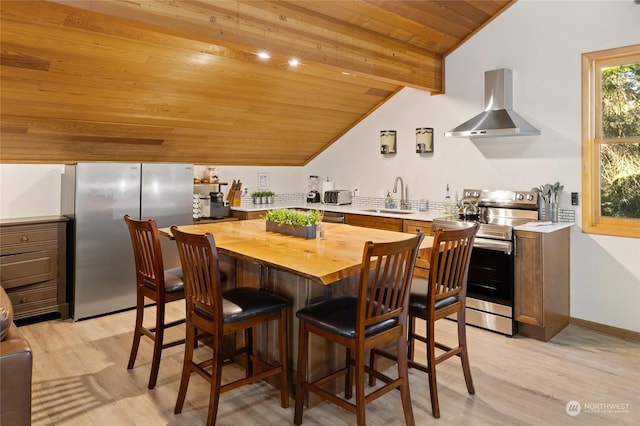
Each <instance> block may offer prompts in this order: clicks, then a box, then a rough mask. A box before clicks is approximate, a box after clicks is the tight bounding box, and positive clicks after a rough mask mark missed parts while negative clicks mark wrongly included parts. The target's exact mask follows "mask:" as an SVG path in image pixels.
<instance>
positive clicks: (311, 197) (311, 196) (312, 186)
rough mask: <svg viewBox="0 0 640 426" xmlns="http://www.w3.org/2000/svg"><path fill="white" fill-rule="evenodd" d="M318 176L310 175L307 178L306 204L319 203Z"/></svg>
mask: <svg viewBox="0 0 640 426" xmlns="http://www.w3.org/2000/svg"><path fill="white" fill-rule="evenodd" d="M318 183H319V178H318V176H315V175H311V176H309V180H308V183H307V189H308V191H309V192H307V203H319V202H320V191H318Z"/></svg>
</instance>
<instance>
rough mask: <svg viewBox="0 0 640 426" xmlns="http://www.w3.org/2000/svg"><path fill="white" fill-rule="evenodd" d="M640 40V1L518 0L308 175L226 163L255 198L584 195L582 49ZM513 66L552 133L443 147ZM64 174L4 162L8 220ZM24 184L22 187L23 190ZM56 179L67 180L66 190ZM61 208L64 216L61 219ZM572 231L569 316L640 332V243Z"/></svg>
mask: <svg viewBox="0 0 640 426" xmlns="http://www.w3.org/2000/svg"><path fill="white" fill-rule="evenodd" d="M639 42H640V5H636V4H634V2H633V1H632V0H602V1H535V0H520V1H519V2H517V3H516V4H515V5H514V6H512V7H511V8H509V9H508V10H507V11H506V12H505V13H504V14H502V15H501V16H500V17H498V18H497V19H496V20H494V21H493V22H492V23H491V24H490V25H488V26H487V27H486V28H484V29H483V30H482V31H481V32H479V33H478V34H477V35H475V36H474V37H473V38H472V39H470V40H469V41H467V42H466V43H465V44H464V45H463V46H462V47H460V48H459V49H457V50H456V51H455V52H454V53H453V54H452V55H450V56H449V57H448V58H447V60H446V94H445V95H438V96H430V94H429V93H426V92H422V91H418V90H413V89H404V90H403V91H401V92H400V93H398V94H397V95H396V96H395V97H394V98H393V99H391V100H390V101H389V102H387V103H386V104H385V105H384V106H382V107H381V108H380V109H378V110H377V111H375V112H374V113H373V114H371V115H370V116H369V117H367V118H366V119H365V120H363V121H362V122H361V123H360V124H358V126H356V127H355V128H354V129H352V130H351V131H350V132H348V133H347V134H346V135H345V136H344V137H342V138H341V139H340V140H339V141H338V142H336V143H335V144H334V145H333V146H331V147H330V148H329V149H328V150H327V151H325V152H324V153H323V154H322V155H320V156H319V157H318V158H316V159H315V160H314V161H312V162H311V163H310V164H309V165H308V166H306V167H303V168H296V167H271V168H270V167H228V166H221V167H220V177H221V178H222V179H224V180H227V181H231V180H232V179H238V178H240V179H241V180H242V181H243V182H244V183H245V186H247V187H248V188H249V191H254V190H255V189H256V186H257V173H258V172H267V173H269V175H270V180H271V189H272V190H274V191H275V192H277V193H288V192H304V191H306V184H307V181H306V178H307V176H308V175H310V174H317V175H320V176H322V177H326V176H328V177H330V178H331V180H332V181H334V182H336V188H338V189H353V188H355V187H358V188H359V190H360V195H361V196H380V195H381V192H382V191H383V190H384V189H391V188H392V186H393V181H394V179H395V177H396V176H402V177H403V179H404V181H405V183H406V184H407V185H408V186H409V195H410V198H411V199H413V200H415V199H420V198H427V199H431V200H436V201H440V200H441V199H442V197H443V195H444V188H445V185H446V183H449V184H450V185H451V188H452V190H453V191H456V190H457V191H461V190H462V189H463V188H465V187H482V188H493V189H517V190H525V189H530V188H531V187H533V186H539V185H540V184H542V183H552V182H556V181H559V182H561V183H562V184H564V186H565V192H564V194H563V197H562V199H561V206H560V207H561V208H564V209H572V208H573V209H575V207H572V206H570V205H569V192H580V191H581V180H580V179H581V162H580V161H581V159H580V137H581V134H580V128H581V127H580V126H581V121H580V103H581V98H580V63H581V62H580V59H581V56H580V55H581V54H582V53H583V52H590V51H595V50H601V49H609V48H613V47H620V46H626V45H630V44H636V43H639ZM496 68H510V69H512V70H513V79H514V109H515V110H516V111H518V112H519V113H520V114H521V115H522V116H523V117H524V118H526V119H527V120H528V121H529V122H530V123H531V124H533V125H534V126H536V127H538V128H539V129H541V130H542V135H540V136H532V137H521V138H517V137H510V138H496V139H491V140H477V141H470V140H468V139H444V137H443V136H442V135H443V133H444V132H445V131H446V130H449V129H451V128H453V127H454V126H456V125H458V124H460V123H461V122H463V121H465V120H467V119H469V118H471V117H472V116H474V115H475V114H477V113H478V112H480V111H481V110H482V109H483V107H484V105H483V104H484V72H485V71H487V70H491V69H496ZM416 127H433V128H434V129H435V152H434V153H433V154H431V155H418V154H416V153H415V149H414V144H415V128H416ZM386 129H395V130H397V131H398V153H397V154H396V155H395V156H392V157H383V156H382V155H380V154H379V140H380V137H379V132H380V130H386ZM60 173H61V167H60V166H12V165H2V166H0V190H1V191H0V197H1V198H0V206H1V208H0V217H19V216H33V215H39V214H57V211H59V197H60V189H59V174H60ZM14 181H16V182H15V183H14ZM56 182H57V184H56ZM56 210H57V211H56ZM576 221H577V224H576V226H574V227H573V228H572V233H571V245H572V246H571V250H572V251H571V315H572V316H573V317H576V318H582V319H586V320H589V321H594V322H598V323H602V324H607V325H611V326H615V327H621V328H625V329H629V330H633V331H638V332H640V314H639V313H638V312H639V309H638V306H640V240H638V239H631V238H617V237H603V236H592V235H587V234H582V233H581V230H580V223H581V216H580V210H579V207H578V209H577V210H576Z"/></svg>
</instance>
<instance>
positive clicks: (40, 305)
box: [0, 216, 69, 319]
mask: <svg viewBox="0 0 640 426" xmlns="http://www.w3.org/2000/svg"><path fill="white" fill-rule="evenodd" d="M67 221H68V219H67V218H65V217H59V216H46V217H33V218H22V219H5V220H2V222H0V253H1V256H0V284H2V287H3V288H4V289H5V290H6V292H7V294H8V295H9V298H10V299H11V302H12V304H13V308H14V317H15V318H16V319H20V318H28V317H32V316H36V315H42V314H47V313H53V312H59V313H60V315H61V316H62V318H63V319H65V318H68V317H69V304H68V303H67V283H66V226H67Z"/></svg>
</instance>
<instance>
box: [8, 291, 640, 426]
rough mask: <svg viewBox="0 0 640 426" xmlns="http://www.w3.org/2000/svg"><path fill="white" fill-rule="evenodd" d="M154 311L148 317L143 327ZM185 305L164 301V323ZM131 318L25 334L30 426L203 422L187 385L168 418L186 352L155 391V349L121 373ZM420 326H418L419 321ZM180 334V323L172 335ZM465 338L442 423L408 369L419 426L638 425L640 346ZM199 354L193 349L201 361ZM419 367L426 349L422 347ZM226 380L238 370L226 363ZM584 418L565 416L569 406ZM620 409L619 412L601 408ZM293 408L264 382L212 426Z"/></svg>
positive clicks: (344, 419)
mask: <svg viewBox="0 0 640 426" xmlns="http://www.w3.org/2000/svg"><path fill="white" fill-rule="evenodd" d="M153 309H154V308H153V307H151V308H147V318H148V320H149V322H152V320H153V315H154V312H153ZM183 310H184V302H174V303H172V304H169V312H168V316H169V318H171V319H173V318H178V317H179V316H180V315H182V314H183ZM134 319H135V312H134V311H126V312H120V313H117V314H113V315H108V316H104V317H100V318H93V319H89V320H84V321H78V322H73V321H70V320H65V321H61V320H53V321H47V322H41V323H36V324H30V325H25V326H22V327H20V328H21V330H22V332H23V333H24V334H25V336H26V337H27V339H28V340H29V342H30V343H31V346H32V350H33V353H34V365H33V409H32V410H33V411H32V412H33V425H35V426H40V425H83V426H84V425H116V424H117V425H136V426H137V425H161V424H168V425H197V424H203V423H204V421H205V419H206V410H207V404H208V392H209V386H208V384H207V383H206V382H205V381H204V380H202V378H200V377H199V376H192V377H191V382H190V385H189V390H188V392H187V398H186V402H185V406H184V409H183V412H182V413H181V414H177V415H174V414H173V407H174V405H175V399H176V396H177V394H178V386H179V382H180V372H181V369H182V358H183V350H184V348H183V347H182V346H177V347H174V348H169V349H167V350H165V351H164V352H163V356H162V362H161V364H160V374H159V376H158V384H157V386H156V388H155V389H153V390H148V389H147V382H148V379H149V371H150V363H151V354H152V345H151V343H150V341H149V340H148V339H143V340H142V342H141V344H140V350H139V353H138V358H137V361H136V365H135V368H134V369H132V370H127V368H126V366H127V361H128V357H129V351H130V347H131V339H132V335H133V331H132V330H133V324H134ZM419 327H423V324H419ZM182 333H184V327H183V326H180V327H177V328H176V329H174V330H171V331H170V333H169V335H170V337H172V338H173V337H179V336H180V335H181V334H182ZM437 334H438V336H440V337H441V339H440V340H443V341H445V342H446V341H449V342H453V341H454V340H455V323H453V322H451V321H440V322H439V323H438V324H437ZM467 334H468V336H467V339H468V343H469V350H470V360H471V371H472V374H473V379H474V384H475V388H476V395H474V396H471V395H468V394H467V390H466V386H465V384H464V378H463V376H462V369H461V367H460V363H459V361H458V360H457V359H452V360H449V361H446V362H445V363H443V364H440V365H439V366H438V370H437V374H438V385H439V387H438V389H439V398H440V410H441V418H440V419H438V420H436V419H434V418H433V417H432V415H431V405H430V402H429V387H428V381H427V377H426V375H425V374H424V373H421V372H419V371H416V370H410V384H411V396H412V401H413V410H414V414H415V419H416V424H418V425H426V424H434V423H437V424H438V425H541V424H545V425H573V424H575V425H605V424H606V425H635V424H637V422H638V418H640V392H639V390H640V342H638V341H633V340H625V339H623V338H620V337H617V336H612V335H608V334H605V333H602V332H599V331H594V330H590V329H586V328H582V327H579V326H576V325H570V326H568V327H567V328H565V329H564V330H563V331H562V332H561V333H559V334H558V335H557V336H556V337H554V338H553V339H552V340H551V341H549V342H546V343H544V342H540V341H537V340H533V339H529V338H525V337H519V336H516V337H513V338H508V337H505V336H502V335H499V334H495V333H492V332H488V331H486V330H480V329H477V328H473V327H469V328H468V329H467ZM208 350H210V349H209V348H208V347H206V346H201V347H199V348H198V349H197V350H196V353H197V355H198V356H199V357H200V358H202V359H204V357H206V356H207V355H208V352H207V351H208ZM417 356H418V358H421V359H424V357H425V354H424V348H422V347H420V346H419V347H418V348H417ZM223 372H224V377H225V379H230V378H234V377H238V376H239V375H240V374H242V370H241V369H240V368H239V367H237V366H235V365H229V366H225V368H224V369H223ZM570 401H577V402H579V403H580V404H581V408H582V411H581V412H580V413H579V414H578V415H576V416H569V415H568V414H567V411H566V406H567V403H568V402H570ZM605 404H616V405H605ZM367 419H368V422H367V424H368V425H380V426H390V425H401V424H404V417H403V413H402V407H401V404H400V396H399V394H398V393H396V392H393V393H390V394H389V395H386V396H384V397H383V398H381V399H379V400H377V401H375V402H374V403H372V404H370V405H369V406H368V407H367ZM292 422H293V404H292V405H291V406H290V407H289V408H288V409H283V408H281V407H280V402H279V392H278V391H277V390H276V389H275V388H273V387H272V386H270V385H268V384H266V383H258V384H253V385H249V386H246V387H243V388H239V389H236V390H233V391H230V392H227V393H225V394H223V395H222V397H221V400H220V407H219V417H218V424H219V425H232V426H240V425H242V426H246V425H264V424H269V425H290V424H292ZM354 422H355V417H354V415H353V414H352V413H350V412H347V411H345V410H342V409H340V408H339V407H336V406H334V405H332V404H329V403H321V404H319V405H317V406H315V407H312V408H309V409H305V411H304V418H303V424H304V425H307V426H313V425H322V426H324V425H345V426H346V425H352V424H354Z"/></svg>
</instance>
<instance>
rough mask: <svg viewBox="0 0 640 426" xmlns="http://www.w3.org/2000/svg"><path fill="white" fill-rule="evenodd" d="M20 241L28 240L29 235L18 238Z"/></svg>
mask: <svg viewBox="0 0 640 426" xmlns="http://www.w3.org/2000/svg"><path fill="white" fill-rule="evenodd" d="M20 241H22V242H26V241H29V237H26V236H25V237H22V238H20Z"/></svg>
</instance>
